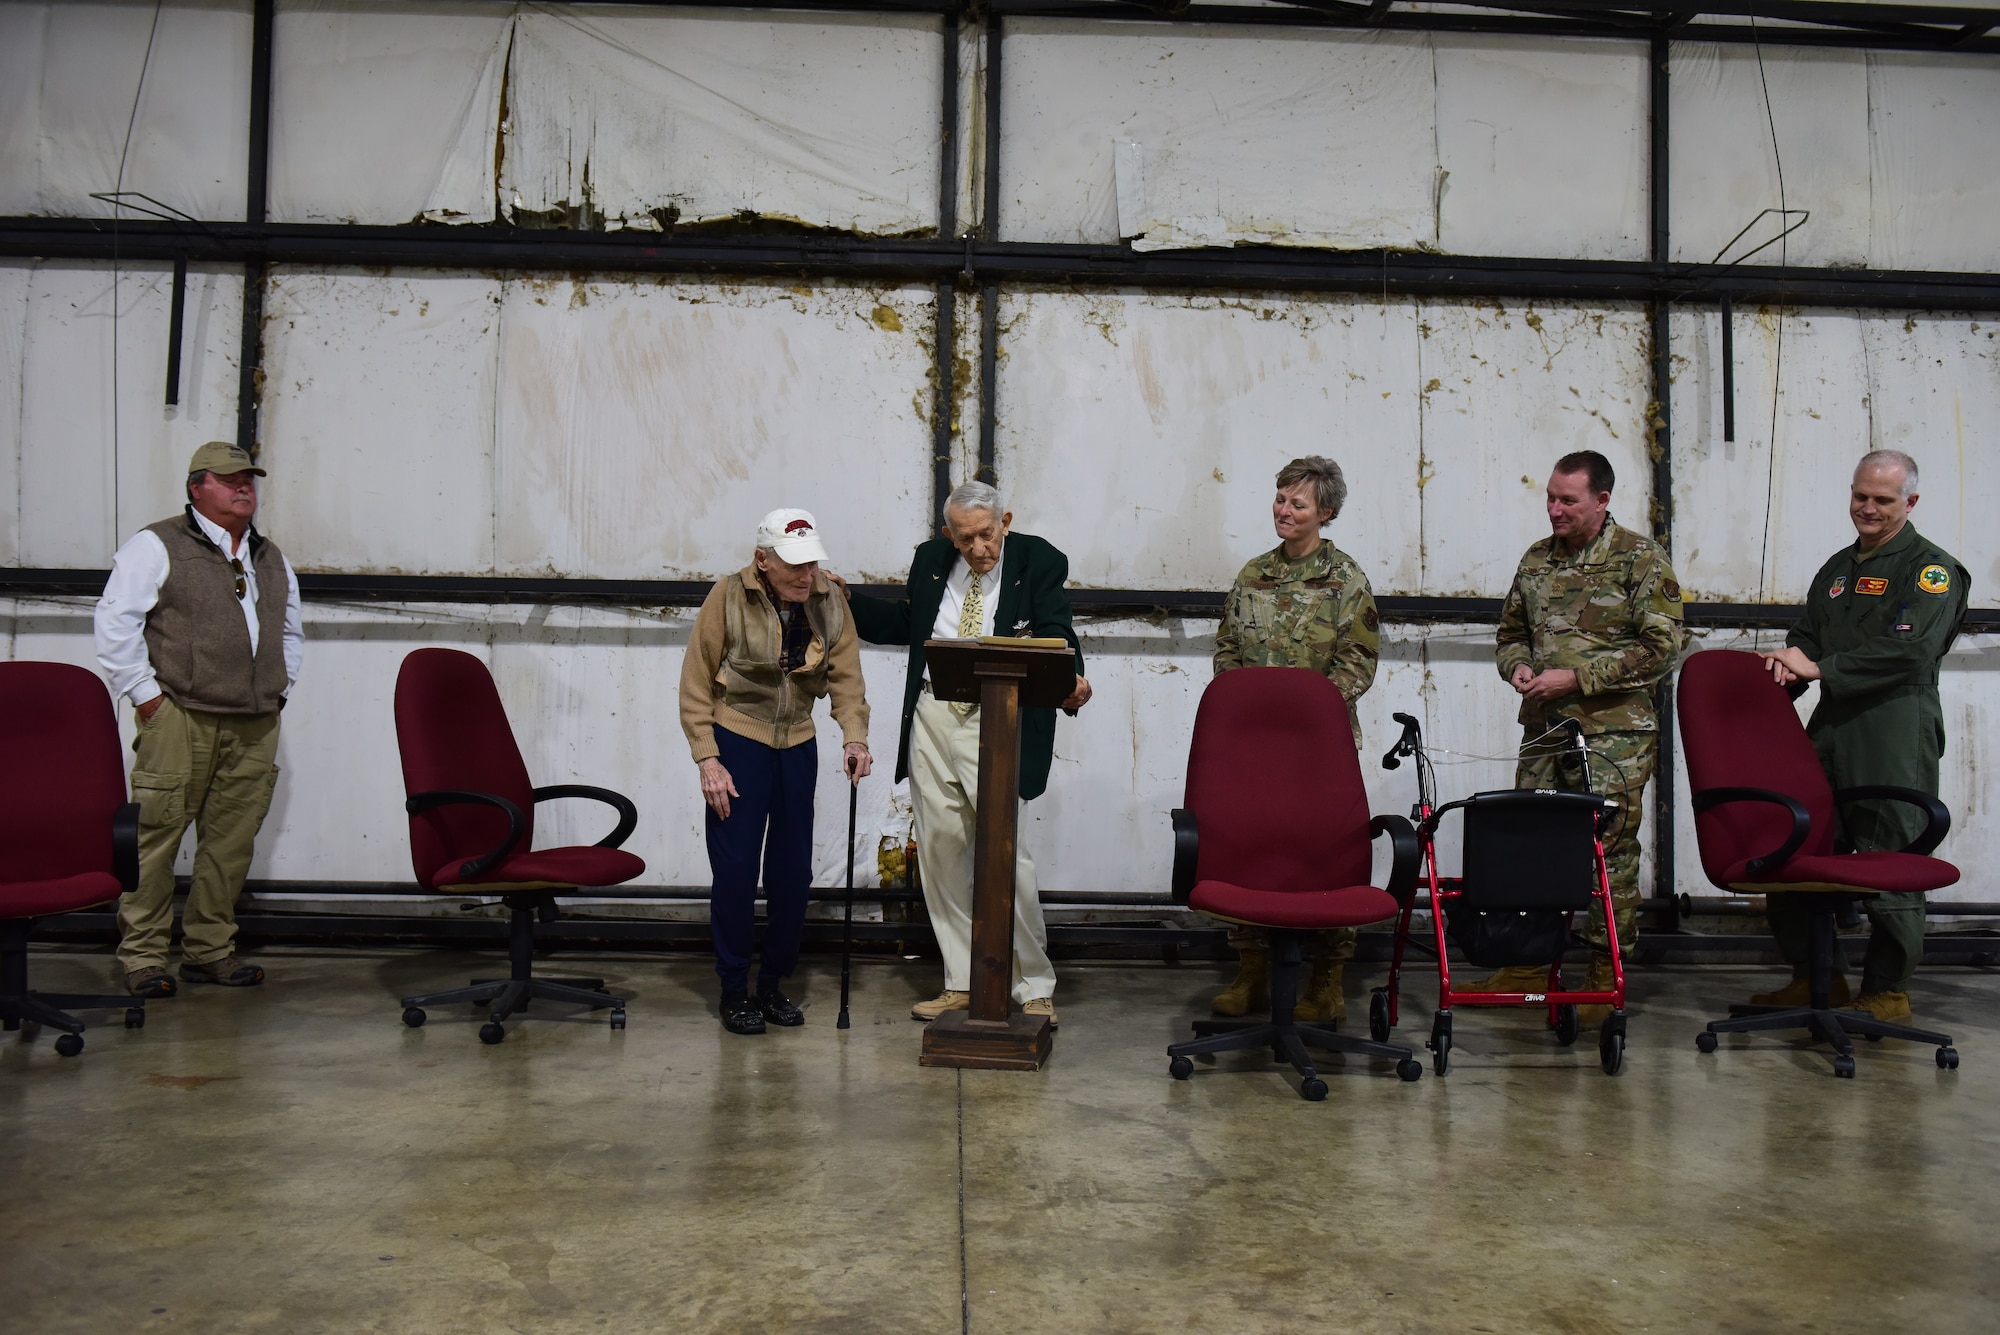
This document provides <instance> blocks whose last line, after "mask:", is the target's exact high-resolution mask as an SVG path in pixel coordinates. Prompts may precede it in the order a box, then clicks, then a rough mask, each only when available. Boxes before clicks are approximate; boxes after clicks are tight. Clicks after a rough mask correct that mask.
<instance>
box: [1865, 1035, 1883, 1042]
mask: <svg viewBox="0 0 2000 1335" xmlns="http://www.w3.org/2000/svg"><path fill="white" fill-rule="evenodd" d="M1862 1037H1863V1038H1865V1039H1867V1040H1868V1041H1869V1042H1870V1043H1880V1042H1881V1041H1882V1035H1880V1034H1863V1035H1862Z"/></svg>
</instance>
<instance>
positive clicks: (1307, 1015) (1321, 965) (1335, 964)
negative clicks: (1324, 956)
mask: <svg viewBox="0 0 2000 1335" xmlns="http://www.w3.org/2000/svg"><path fill="white" fill-rule="evenodd" d="M1345 969H1346V964H1345V961H1342V960H1314V961H1313V972H1312V982H1310V983H1308V984H1307V985H1306V994H1305V995H1304V996H1303V997H1300V998H1299V1003H1298V1005H1296V1006H1294V1007H1293V1008H1292V1018H1293V1019H1294V1020H1297V1021H1298V1022H1299V1023H1301V1024H1330V1025H1338V1024H1339V1023H1340V1022H1341V1021H1342V1020H1344V1019H1346V1018H1347V996H1346V994H1345V992H1344V990H1343V989H1342V987H1341V975H1342V973H1343V972H1344V971H1345Z"/></svg>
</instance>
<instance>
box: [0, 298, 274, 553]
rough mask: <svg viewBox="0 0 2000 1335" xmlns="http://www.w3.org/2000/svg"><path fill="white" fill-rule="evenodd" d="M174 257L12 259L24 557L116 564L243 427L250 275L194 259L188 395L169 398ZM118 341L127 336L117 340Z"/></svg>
mask: <svg viewBox="0 0 2000 1335" xmlns="http://www.w3.org/2000/svg"><path fill="white" fill-rule="evenodd" d="M172 294H173V271H172V268H171V266H169V265H165V264H128V265H124V266H122V268H120V269H119V270H116V271H114V270H113V268H112V266H110V265H109V264H104V263H100V262H84V261H78V262H68V261H65V262H62V263H38V262H35V261H6V262H4V263H0V302H3V303H4V304H3V305H0V320H4V321H5V322H6V324H7V326H8V328H9V329H10V331H11V332H10V333H9V334H6V335H0V353H5V352H6V351H7V345H9V344H11V347H12V355H10V356H7V357H6V359H5V360H3V361H0V378H4V379H5V380H6V381H7V382H8V383H7V385H6V388H5V389H4V390H0V408H6V407H11V409H12V411H11V412H9V413H7V416H6V419H5V421H4V422H0V451H4V452H5V453H7V454H8V455H9V456H11V457H10V458H9V460H8V462H7V463H6V464H4V465H0V470H4V472H5V473H6V474H11V476H12V478H13V479H14V489H13V490H12V491H11V492H10V493H8V495H7V498H6V503H7V504H8V506H9V510H10V516H9V527H10V528H11V529H12V532H11V533H10V534H9V536H8V538H7V539H5V540H4V548H5V549H8V550H10V551H11V559H12V560H14V561H16V562H18V563H19V564H21V565H26V566H47V567H58V568H61V567H84V568H96V569H102V568H104V567H105V566H108V565H110V563H111V553H112V552H113V551H114V550H116V548H117V545H118V543H119V542H120V541H122V540H123V538H124V537H126V536H129V535H130V534H131V532H132V531H133V530H134V529H136V528H138V527H139V526H140V525H142V524H148V523H151V522H152V521H153V520H155V519H158V518H159V517H160V516H161V515H164V514H171V513H172V512H173V511H174V510H175V509H177V508H178V507H179V506H180V505H181V504H182V500H181V497H182V481H183V479H185V477H186V475H187V460H188V456H189V455H191V454H193V453H194V450H195V448H196V447H197V446H199V445H200V444H202V443H203V442H204V441H209V440H215V439H233V438H234V437H235V434H236V381H237V369H236V368H237V361H236V344H237V335H238V331H239V329H240V327H241V324H242V301H243V280H242V278H241V276H240V275H239V274H237V273H232V272H228V271H226V270H221V271H219V270H214V269H208V268H201V267H191V268H190V269H189V271H188V280H187V305H186V310H185V314H184V319H185V329H184V331H183V334H182V354H181V395H180V399H181V401H180V403H179V405H177V406H174V407H169V406H167V404H166V402H165V399H166V366H167V330H168V313H169V309H170V306H171V303H172V299H173V298H172ZM114 335H115V337H114Z"/></svg>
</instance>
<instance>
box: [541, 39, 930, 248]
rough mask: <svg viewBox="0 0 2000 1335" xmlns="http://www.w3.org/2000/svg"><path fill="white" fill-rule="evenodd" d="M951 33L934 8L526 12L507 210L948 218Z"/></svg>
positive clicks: (820, 219)
mask: <svg viewBox="0 0 2000 1335" xmlns="http://www.w3.org/2000/svg"><path fill="white" fill-rule="evenodd" d="M940 31H941V29H940V25H939V23H938V21H937V20H936V19H932V18H903V17H892V16H875V15H853V16H840V15H813V16H810V17H808V16H804V15H788V14H777V15H765V14H760V15H757V16H756V17H754V18H753V17H750V16H747V15H740V14H739V15H730V14H722V13H703V12H700V11H690V10H684V9H683V10H674V11H668V10H647V9H637V8H634V7H631V6H625V5H556V6H549V7H547V8H542V9H524V10H523V11H522V12H521V13H520V15H519V17H518V18H517V19H516V20H515V29H514V54H513V59H512V62H511V65H510V69H509V75H508V93H507V105H508V124H509V130H508V133H507V136H506V147H505V161H504V164H503V167H502V174H503V179H502V186H503V196H504V198H505V199H506V201H507V207H508V208H509V210H510V211H512V212H523V211H525V212H528V213H544V212H549V211H555V210H561V211H568V210H570V209H572V208H576V207H583V206H587V207H588V208H589V209H591V210H593V211H594V212H596V213H599V214H602V215H603V216H604V217H605V218H607V219H609V220H613V221H615V222H618V223H622V224H625V225H638V226H656V225H658V216H657V215H660V214H662V213H671V214H672V215H673V216H675V217H677V218H680V219H685V220H689V221H694V220H699V219H712V218H728V217H731V216H733V215H735V214H738V213H741V212H746V211H747V212H754V213H758V214H761V215H763V216H766V217H788V218H793V219H796V220H798V221H801V222H808V223H814V224H818V225H821V226H826V227H838V228H843V229H848V230H852V231H857V232H868V233H898V232H915V231H922V230H924V229H926V228H935V227H936V225H937V199H938V151H937V139H938V118H939V110H938V107H939V97H940V94H941V91H942V87H943V83H942V80H943V73H942V58H941V56H940V53H939V46H938V43H939V41H940V40H941V39H940V36H939V34H940Z"/></svg>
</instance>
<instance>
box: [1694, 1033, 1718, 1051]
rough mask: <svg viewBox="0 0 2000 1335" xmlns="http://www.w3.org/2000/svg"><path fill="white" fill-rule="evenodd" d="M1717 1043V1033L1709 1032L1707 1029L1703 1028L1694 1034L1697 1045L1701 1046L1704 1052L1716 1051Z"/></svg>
mask: <svg viewBox="0 0 2000 1335" xmlns="http://www.w3.org/2000/svg"><path fill="white" fill-rule="evenodd" d="M1715 1044H1716V1038H1715V1035H1714V1034H1711V1033H1709V1032H1708V1031H1707V1030H1706V1029H1704V1030H1702V1031H1701V1032H1700V1033H1698V1034H1696V1035H1695V1036H1694V1045H1695V1047H1697V1048H1699V1049H1700V1050H1701V1051H1703V1052H1713V1051H1715Z"/></svg>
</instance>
